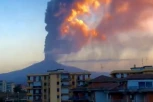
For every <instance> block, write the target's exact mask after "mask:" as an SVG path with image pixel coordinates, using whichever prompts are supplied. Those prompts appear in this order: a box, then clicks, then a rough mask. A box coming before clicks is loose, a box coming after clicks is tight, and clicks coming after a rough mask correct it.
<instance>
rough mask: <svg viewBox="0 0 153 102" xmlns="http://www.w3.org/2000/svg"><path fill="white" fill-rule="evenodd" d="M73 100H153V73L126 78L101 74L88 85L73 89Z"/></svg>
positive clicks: (90, 101)
mask: <svg viewBox="0 0 153 102" xmlns="http://www.w3.org/2000/svg"><path fill="white" fill-rule="evenodd" d="M72 91H73V97H72V98H71V100H72V101H73V102H153V74H133V75H128V76H127V77H126V78H112V77H107V76H103V75H102V76H99V77H97V78H95V79H93V80H91V81H90V83H89V84H88V85H87V87H81V88H80V87H78V88H75V89H72Z"/></svg>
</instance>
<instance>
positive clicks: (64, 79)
mask: <svg viewBox="0 0 153 102" xmlns="http://www.w3.org/2000/svg"><path fill="white" fill-rule="evenodd" d="M70 80H71V79H70V78H61V81H62V82H67V81H70Z"/></svg>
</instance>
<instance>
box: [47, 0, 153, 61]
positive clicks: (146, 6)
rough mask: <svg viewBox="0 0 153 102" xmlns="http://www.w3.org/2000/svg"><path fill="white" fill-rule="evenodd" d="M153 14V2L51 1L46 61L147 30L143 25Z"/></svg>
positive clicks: (110, 0)
mask: <svg viewBox="0 0 153 102" xmlns="http://www.w3.org/2000/svg"><path fill="white" fill-rule="evenodd" d="M152 10H153V1H152V0H51V1H50V2H49V3H48V7H47V11H46V18H45V22H46V24H47V26H46V31H47V32H48V35H47V36H46V40H45V50H44V52H45V59H52V60H56V59H57V58H58V57H60V55H62V54H69V53H71V52H77V51H79V50H81V49H82V48H83V47H84V46H86V45H87V44H89V43H90V42H95V41H96V42H103V41H105V40H106V39H107V37H109V36H111V35H112V34H118V33H121V32H129V31H132V30H137V29H139V30H140V29H141V30H145V29H144V28H143V27H142V25H141V23H142V22H143V21H144V20H146V19H149V18H151V17H153V13H152Z"/></svg>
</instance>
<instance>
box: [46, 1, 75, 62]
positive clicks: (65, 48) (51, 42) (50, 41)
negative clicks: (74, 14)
mask: <svg viewBox="0 0 153 102" xmlns="http://www.w3.org/2000/svg"><path fill="white" fill-rule="evenodd" d="M72 1H73V0H51V1H50V2H48V6H47V10H46V17H45V23H46V24H47V25H46V31H47V32H48V34H47V36H46V40H45V49H44V52H45V60H56V59H57V58H58V55H59V54H62V53H68V52H69V51H70V50H71V46H72V45H71V43H70V41H68V40H66V39H61V37H60V36H61V35H60V30H59V29H60V28H59V27H60V25H61V24H62V22H63V20H64V19H65V17H66V16H67V15H68V13H69V12H70V7H71V6H70V4H71V3H72ZM63 2H64V3H65V4H66V5H67V6H64V5H63V4H62V3H63ZM61 9H66V10H67V11H65V12H64V13H61V14H60V16H58V17H57V16H56V14H57V13H58V12H60V11H61Z"/></svg>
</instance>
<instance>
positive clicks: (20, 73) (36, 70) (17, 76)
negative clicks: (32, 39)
mask: <svg viewBox="0 0 153 102" xmlns="http://www.w3.org/2000/svg"><path fill="white" fill-rule="evenodd" d="M55 69H64V70H65V71H69V72H83V71H84V70H82V69H80V68H76V67H71V66H65V65H62V64H59V63H57V62H56V61H49V60H43V61H41V62H38V63H35V64H33V65H31V66H29V67H27V68H24V69H22V70H17V71H13V72H9V73H3V74H0V80H6V81H10V82H15V83H17V84H25V83H26V80H27V79H26V76H27V74H44V73H46V72H47V71H48V70H55ZM100 74H105V75H108V73H98V72H93V73H92V77H96V76H98V75H100Z"/></svg>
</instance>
